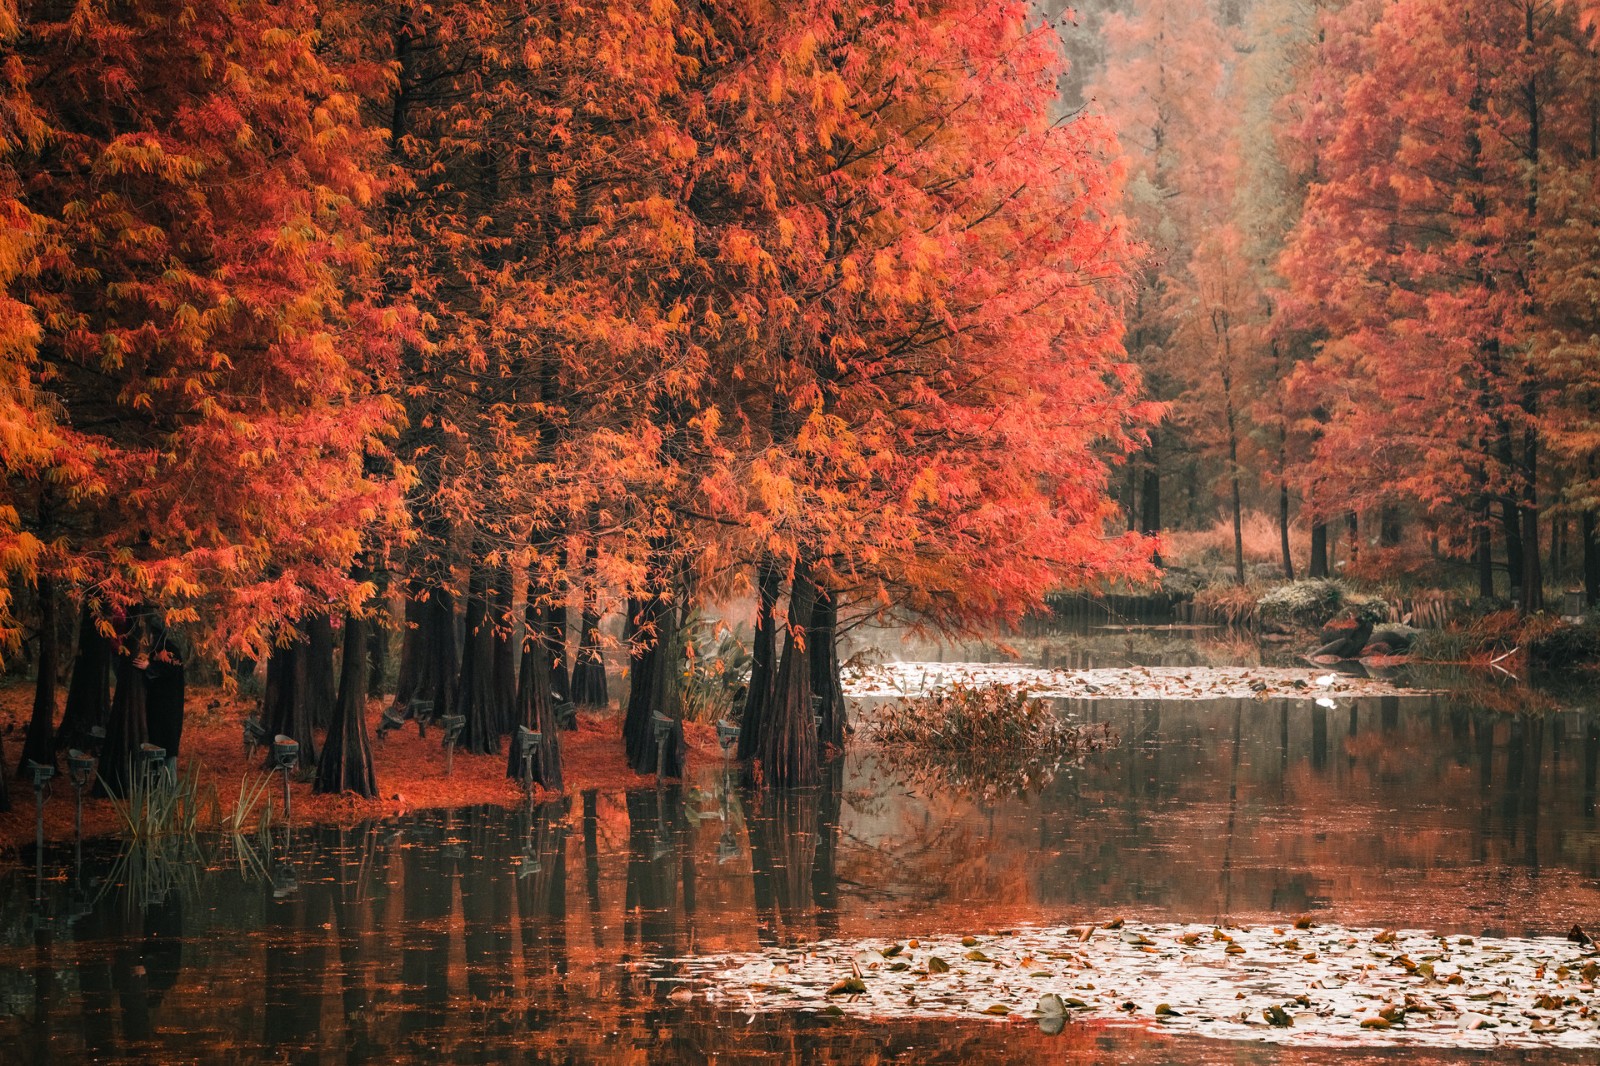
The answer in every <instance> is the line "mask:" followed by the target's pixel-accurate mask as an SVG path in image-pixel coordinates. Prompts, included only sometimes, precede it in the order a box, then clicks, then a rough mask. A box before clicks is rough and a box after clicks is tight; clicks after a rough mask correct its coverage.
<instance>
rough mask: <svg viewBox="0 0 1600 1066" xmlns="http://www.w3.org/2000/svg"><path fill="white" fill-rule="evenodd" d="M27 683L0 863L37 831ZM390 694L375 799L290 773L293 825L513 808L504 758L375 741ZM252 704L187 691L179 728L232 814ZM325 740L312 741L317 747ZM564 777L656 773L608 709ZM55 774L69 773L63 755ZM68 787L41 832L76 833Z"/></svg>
mask: <svg viewBox="0 0 1600 1066" xmlns="http://www.w3.org/2000/svg"><path fill="white" fill-rule="evenodd" d="M32 700H33V689H32V686H31V685H26V684H15V685H7V686H5V687H3V688H0V736H3V737H4V739H5V766H4V772H5V773H7V774H8V775H10V777H9V780H8V785H9V789H10V793H11V810H10V812H8V813H4V814H0V861H7V860H10V861H15V860H16V859H17V858H18V854H19V849H20V848H21V847H22V846H23V845H25V844H27V843H29V842H31V841H32V840H33V837H34V797H33V789H32V787H31V785H29V783H28V782H26V781H23V780H20V779H19V778H18V777H17V776H16V764H17V760H18V759H19V757H20V755H21V746H22V736H23V732H24V730H25V729H26V727H27V719H28V713H29V710H30V708H31V706H32ZM386 705H387V700H386V699H382V700H380V699H374V700H371V701H370V702H369V703H368V707H367V710H368V723H367V727H368V729H369V730H371V731H372V733H371V735H372V736H373V737H374V739H373V744H372V754H373V764H374V774H375V776H376V778H377V783H378V798H376V799H371V800H368V799H363V798H361V797H360V796H356V795H353V794H350V793H346V794H344V795H340V796H331V795H316V794H314V793H313V792H312V791H311V782H310V781H309V780H301V779H299V778H294V779H291V782H290V794H291V798H292V801H293V804H294V818H295V821H296V823H302V822H304V823H312V822H315V823H330V822H331V823H354V822H359V821H363V820H366V819H369V818H382V817H388V816H393V815H399V814H404V813H406V812H408V811H416V810H425V809H428V808H437V807H463V806H468V805H472V804H479V803H490V804H498V805H502V806H507V807H510V806H515V805H516V804H519V803H521V802H522V801H523V795H522V792H521V790H520V789H519V787H518V786H517V785H516V784H515V783H514V782H512V781H510V780H508V779H507V778H506V776H505V771H506V756H505V754H504V752H503V750H502V753H501V754H499V755H468V754H465V753H462V752H459V751H458V752H457V753H456V755H455V765H454V770H453V771H452V772H451V773H450V774H446V773H445V753H444V750H443V749H442V748H441V747H440V743H439V741H440V733H439V731H438V730H437V729H429V731H428V735H427V736H426V737H418V736H417V731H416V729H415V727H413V726H411V725H409V724H408V725H407V727H406V728H405V729H402V730H398V731H396V732H392V733H390V734H389V735H388V736H387V737H386V738H385V739H383V740H378V739H376V736H377V724H378V716H379V714H380V713H381V712H382V710H383V708H384V707H385V706H386ZM254 709H255V707H254V703H253V702H252V701H250V700H249V699H247V698H243V697H239V696H231V695H228V694H227V693H225V692H223V691H222V690H220V689H206V688H194V689H191V691H190V695H189V699H188V702H187V711H186V717H185V722H184V731H183V748H182V753H181V757H180V762H181V763H182V767H183V769H184V771H185V772H188V769H189V767H190V766H191V765H194V764H195V763H198V767H199V768H198V773H199V781H200V791H201V794H202V796H203V797H206V799H205V800H203V802H208V801H209V795H210V790H211V788H213V787H214V788H215V789H216V792H217V799H218V804H219V807H220V808H221V810H223V811H230V810H232V808H233V806H234V803H235V800H236V798H237V797H238V795H239V788H240V784H241V782H243V781H246V780H250V781H254V780H257V779H259V778H260V776H261V775H262V774H263V773H264V772H265V770H264V769H263V757H264V756H263V753H262V752H261V751H260V750H259V749H258V750H257V751H256V753H255V755H254V756H253V757H252V758H251V759H250V760H248V761H247V760H246V758H245V752H244V742H243V733H242V727H241V723H242V722H243V721H244V719H245V717H246V716H247V715H249V714H250V713H251V712H253V711H254ZM684 736H685V739H686V740H687V742H688V745H689V758H690V766H691V767H693V766H694V765H696V764H702V765H703V763H704V761H705V760H717V761H719V762H720V760H721V758H722V755H721V752H720V751H719V749H718V748H717V742H716V731H715V729H714V728H713V727H711V726H709V725H703V724H700V723H697V722H688V723H685V726H684ZM320 741H321V737H318V742H319V745H320ZM561 761H562V774H563V776H564V778H565V783H566V787H567V791H568V792H569V793H577V792H582V791H585V790H587V789H601V790H620V789H626V788H634V787H641V786H645V785H648V784H650V783H651V782H652V781H653V780H654V779H653V778H651V777H647V776H644V775H640V774H636V773H634V772H633V771H632V770H630V769H629V768H628V764H627V761H626V759H625V758H624V757H623V751H622V720H621V716H620V714H619V713H618V712H617V710H616V709H615V708H612V709H611V710H609V711H606V712H597V713H584V714H580V715H579V717H578V729H577V731H576V732H564V733H562V734H561ZM59 769H61V770H65V760H63V761H62V766H61V767H59ZM271 794H272V796H273V805H274V810H275V815H274V816H275V817H279V816H281V810H280V809H279V808H281V803H282V800H281V797H282V790H281V783H280V781H279V780H278V779H274V782H273V787H272V792H271ZM72 821H73V801H72V785H71V784H70V783H69V782H68V781H67V779H66V778H65V776H59V777H57V779H56V780H55V781H53V782H52V783H51V791H50V793H49V795H48V798H47V800H46V803H45V835H46V836H47V837H48V838H49V839H51V840H69V839H71V837H72V832H73V829H72ZM118 828H119V826H118V817H117V813H116V810H115V809H114V808H113V807H112V805H111V803H110V802H109V801H107V800H103V799H94V798H91V797H87V796H86V797H85V799H84V809H83V831H84V835H85V836H86V837H92V836H101V835H105V834H108V833H115V832H117V830H118Z"/></svg>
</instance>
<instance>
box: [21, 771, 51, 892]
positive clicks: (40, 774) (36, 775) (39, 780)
mask: <svg viewBox="0 0 1600 1066" xmlns="http://www.w3.org/2000/svg"><path fill="white" fill-rule="evenodd" d="M25 769H26V770H27V771H28V777H29V778H30V779H31V780H32V781H33V808H34V816H35V821H36V823H37V825H36V830H35V834H34V835H35V843H34V852H33V853H34V855H35V856H36V857H37V859H38V866H39V873H40V875H41V876H42V875H43V873H44V790H45V787H46V786H47V785H48V784H49V783H50V779H51V778H52V777H54V776H56V768H55V767H54V766H51V765H49V764H48V763H42V762H34V761H33V760H32V759H29V760H28V762H27V765H26V767H25Z"/></svg>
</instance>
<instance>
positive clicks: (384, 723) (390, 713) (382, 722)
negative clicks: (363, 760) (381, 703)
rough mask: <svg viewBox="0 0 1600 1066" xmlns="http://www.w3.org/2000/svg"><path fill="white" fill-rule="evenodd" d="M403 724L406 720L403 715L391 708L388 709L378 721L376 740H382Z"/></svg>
mask: <svg viewBox="0 0 1600 1066" xmlns="http://www.w3.org/2000/svg"><path fill="white" fill-rule="evenodd" d="M405 724H406V718H405V715H404V714H402V713H400V712H399V711H397V710H395V709H394V708H393V707H390V708H388V709H387V710H385V711H384V712H383V714H382V715H381V716H380V717H379V719H378V739H379V740H382V739H383V738H384V737H385V736H387V735H388V734H390V733H392V732H393V731H395V730H396V729H399V728H400V727H401V726H403V725H405Z"/></svg>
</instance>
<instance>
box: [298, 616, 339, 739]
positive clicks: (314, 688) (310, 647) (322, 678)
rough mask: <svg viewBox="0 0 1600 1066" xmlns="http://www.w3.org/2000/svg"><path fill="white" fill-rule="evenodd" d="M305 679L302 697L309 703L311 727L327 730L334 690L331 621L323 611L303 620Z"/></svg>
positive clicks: (331, 717) (335, 695)
mask: <svg viewBox="0 0 1600 1066" xmlns="http://www.w3.org/2000/svg"><path fill="white" fill-rule="evenodd" d="M306 636H307V637H308V638H310V639H309V643H308V644H307V646H306V678H307V683H308V684H309V685H310V688H309V689H308V690H307V693H306V698H307V699H308V700H310V701H311V725H312V726H313V727H314V728H316V729H326V728H328V723H329V722H331V721H332V720H333V701H334V700H335V699H336V698H337V696H338V689H337V687H336V686H335V684H334V677H333V619H332V618H330V617H328V615H327V613H326V612H323V613H321V614H314V615H312V616H311V617H310V618H309V619H307V621H306Z"/></svg>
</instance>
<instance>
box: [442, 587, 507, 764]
mask: <svg viewBox="0 0 1600 1066" xmlns="http://www.w3.org/2000/svg"><path fill="white" fill-rule="evenodd" d="M490 594H491V590H490V588H489V571H488V568H487V567H485V566H484V565H483V564H482V563H481V562H479V561H477V560H476V559H475V560H474V561H473V564H472V574H471V576H470V577H469V578H468V579H467V631H466V638H465V641H464V645H463V649H462V654H461V678H460V681H459V683H458V684H457V685H456V699H455V703H456V705H455V713H456V714H459V715H462V716H464V717H465V718H466V720H467V721H466V726H465V727H464V728H463V729H462V732H461V747H462V749H463V750H464V751H470V752H473V753H475V754H478V755H493V754H495V753H496V752H498V751H499V750H500V728H499V727H500V724H501V723H502V722H504V721H505V720H506V718H507V717H509V716H508V715H505V714H504V713H503V712H502V710H501V709H499V708H497V707H496V706H495V699H494V622H493V619H492V618H491V617H490V603H489V597H490Z"/></svg>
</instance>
